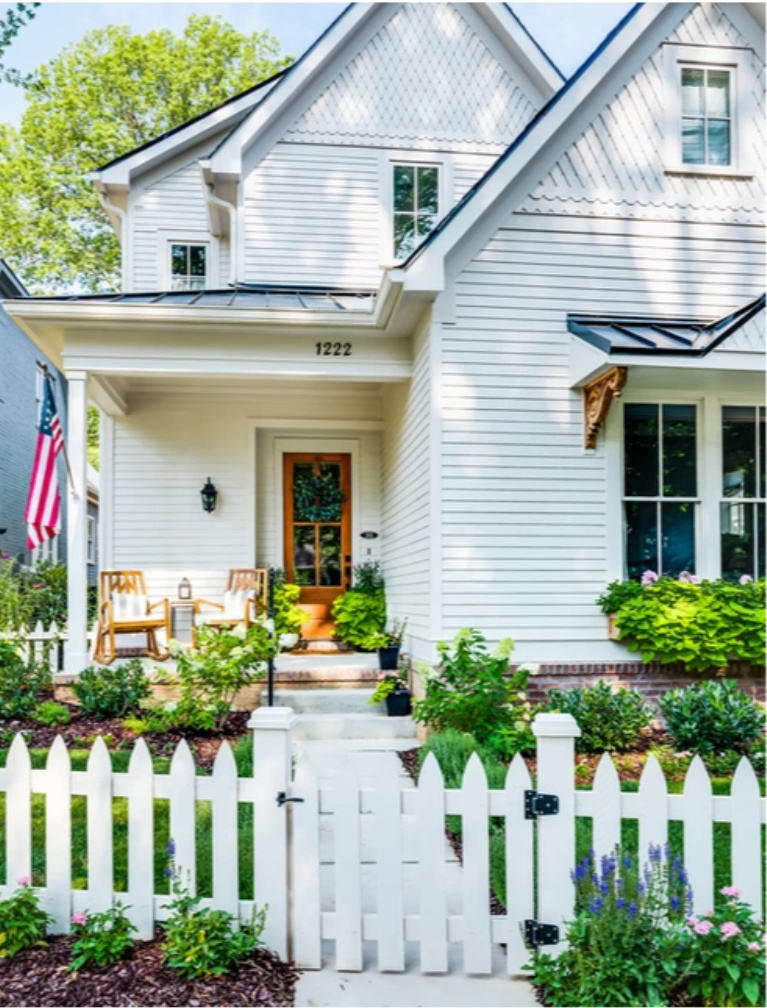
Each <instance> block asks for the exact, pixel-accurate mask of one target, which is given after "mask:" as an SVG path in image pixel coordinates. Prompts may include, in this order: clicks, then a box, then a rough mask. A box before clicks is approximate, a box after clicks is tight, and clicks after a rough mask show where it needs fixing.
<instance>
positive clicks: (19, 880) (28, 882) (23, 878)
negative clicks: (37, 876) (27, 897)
mask: <svg viewBox="0 0 767 1008" xmlns="http://www.w3.org/2000/svg"><path fill="white" fill-rule="evenodd" d="M16 885H32V879H31V878H30V877H29V875H22V876H21V878H17V879H16Z"/></svg>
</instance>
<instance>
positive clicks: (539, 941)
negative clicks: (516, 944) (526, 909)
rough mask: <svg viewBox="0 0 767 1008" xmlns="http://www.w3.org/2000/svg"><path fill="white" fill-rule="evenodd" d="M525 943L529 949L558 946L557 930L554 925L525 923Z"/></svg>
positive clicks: (533, 922) (528, 921)
mask: <svg viewBox="0 0 767 1008" xmlns="http://www.w3.org/2000/svg"><path fill="white" fill-rule="evenodd" d="M525 942H526V943H527V945H528V947H529V948H531V949H537V948H540V947H541V945H558V944H559V928H558V927H557V925H556V924H541V923H540V921H537V920H526V921H525Z"/></svg>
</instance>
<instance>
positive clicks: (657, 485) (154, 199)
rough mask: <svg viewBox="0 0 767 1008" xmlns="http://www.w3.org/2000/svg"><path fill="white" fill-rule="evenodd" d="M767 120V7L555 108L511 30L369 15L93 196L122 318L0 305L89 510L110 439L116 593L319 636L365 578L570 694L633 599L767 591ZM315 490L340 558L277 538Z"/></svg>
mask: <svg viewBox="0 0 767 1008" xmlns="http://www.w3.org/2000/svg"><path fill="white" fill-rule="evenodd" d="M763 117H764V6H763V5H762V4H750V3H745V4H742V3H726V4H708V3H705V4H696V3H670V4H645V5H638V6H637V7H636V8H634V9H633V10H632V11H631V12H630V14H629V15H628V16H627V17H626V18H625V19H624V20H623V21H622V22H621V24H619V25H618V26H617V27H616V28H615V30H614V31H613V32H612V33H611V34H610V35H609V36H608V38H607V39H606V40H605V41H604V43H603V44H602V45H601V46H600V47H599V48H598V49H597V51H596V52H595V53H594V54H593V55H592V56H591V58H590V59H589V60H588V61H587V62H586V64H584V66H583V67H582V68H581V69H580V70H579V71H578V72H577V73H576V74H575V75H574V76H573V77H572V78H571V79H570V80H569V81H567V82H566V83H565V82H563V80H562V79H561V77H560V75H559V74H558V72H557V71H556V69H555V68H554V67H553V65H552V64H551V63H550V61H549V60H548V59H547V58H546V56H545V54H544V53H543V52H542V51H541V50H540V48H539V47H538V46H537V45H536V44H535V42H534V41H533V40H532V39H531V38H530V36H529V35H528V33H527V32H526V31H525V30H524V28H523V27H522V26H521V24H520V23H519V22H518V20H517V19H516V17H515V16H514V14H513V13H512V12H511V11H510V10H509V9H508V8H507V7H506V6H505V5H501V4H482V3H459V4H451V3H437V4H408V3H404V4H399V3H373V4H353V5H352V6H351V7H349V8H348V9H347V10H346V11H345V12H344V13H343V14H342V15H341V16H340V17H339V18H338V19H337V20H336V21H335V22H334V23H333V24H332V25H331V26H330V27H329V28H328V30H327V31H326V32H325V33H324V34H323V35H322V36H321V38H320V39H318V41H317V42H316V43H315V45H314V46H313V47H312V48H311V49H310V50H309V51H308V52H307V53H306V54H305V55H304V56H303V57H302V59H300V60H299V61H298V62H297V63H296V64H295V65H294V66H293V67H291V68H290V69H289V70H287V71H285V72H284V73H282V74H280V75H278V76H277V77H275V78H273V79H271V80H270V81H267V82H265V83H264V84H262V85H260V86H259V87H256V88H254V89H252V90H251V91H249V92H247V93H245V94H243V95H240V96H238V97H235V98H233V99H232V100H231V101H229V102H227V103H225V104H224V105H222V106H220V107H219V108H217V109H214V110H212V111H211V112H210V113H209V114H207V115H205V116H202V117H200V118H198V119H196V120H194V121H192V122H190V123H188V124H187V125H185V126H183V127H181V128H179V129H176V130H174V131H172V132H171V133H169V134H166V135H165V136H162V137H159V138H158V139H157V140H156V141H154V142H152V143H150V144H147V145H145V146H144V147H142V148H139V149H138V150H136V151H133V152H131V153H129V154H127V155H125V156H123V157H121V158H118V159H117V160H116V161H114V162H112V163H111V164H109V165H106V166H105V167H104V168H102V169H101V170H100V171H99V172H97V173H96V175H95V177H94V184H95V185H96V186H97V188H98V191H99V193H100V194H101V197H102V200H103V204H104V207H105V209H106V210H107V213H108V214H109V217H110V220H111V222H112V224H113V226H114V227H115V230H116V231H117V233H118V235H119V237H120V240H121V242H122V248H123V274H124V291H123V293H121V294H114V295H95V296H72V297H56V298H28V299H25V300H23V301H13V300H9V301H6V302H5V309H6V311H7V312H8V314H9V315H11V316H12V317H13V318H15V319H16V321H17V322H18V323H19V324H20V325H21V326H22V327H23V328H24V330H25V331H26V332H27V333H28V334H29V335H30V336H31V337H32V339H33V340H35V342H36V343H37V344H38V346H39V347H40V348H41V349H42V350H43V351H44V352H46V353H47V354H48V355H49V356H50V357H51V358H52V359H54V360H55V361H57V362H60V365H61V367H62V368H63V369H65V371H66V374H67V379H68V382H69V390H70V391H69V438H68V440H69V452H70V458H71V461H72V466H73V470H74V473H75V479H76V480H77V481H79V483H80V485H81V486H84V485H85V478H86V477H85V474H86V468H85V467H86V458H85V417H86V413H85V411H86V404H87V401H88V399H89V398H90V399H92V400H93V401H94V402H96V403H97V404H98V405H99V406H100V407H101V409H102V410H103V413H104V424H103V437H102V453H103V461H102V471H101V519H100V521H101V528H100V549H101V563H102V566H103V567H106V568H118V569H123V568H130V569H137V568H140V569H143V570H144V571H145V572H146V574H147V577H148V579H149V582H150V585H151V588H152V591H153V593H155V594H157V595H161V596H162V595H167V594H170V595H174V594H175V592H176V586H177V584H178V582H179V581H180V579H181V578H182V576H186V577H188V578H189V579H190V580H191V581H192V584H193V587H194V590H195V593H198V592H199V593H200V594H202V595H205V596H206V597H209V596H210V595H211V593H216V592H217V593H219V594H220V593H221V591H222V589H223V584H224V580H225V578H226V572H227V571H228V569H229V568H232V567H246V566H252V565H254V564H256V565H258V566H266V565H270V564H271V565H277V566H284V567H286V568H287V569H288V571H289V573H292V575H293V576H294V577H298V578H299V579H300V580H302V581H303V582H304V583H305V584H306V585H307V588H306V589H305V592H304V597H305V599H306V601H308V602H315V603H318V604H325V603H327V602H328V601H329V600H330V599H332V597H334V596H335V595H337V594H338V593H339V592H341V591H343V590H344V588H345V587H346V586H347V585H348V583H349V572H350V567H351V565H352V564H354V563H359V562H362V561H364V560H367V559H378V560H380V561H381V563H382V565H383V568H384V571H385V576H386V585H387V592H388V599H389V606H390V609H391V612H392V614H393V615H400V616H407V617H408V619H409V624H408V630H409V635H410V639H409V641H408V645H409V647H410V649H411V650H412V651H413V652H414V653H415V654H416V655H417V656H419V657H423V658H429V657H430V656H431V655H432V654H433V645H434V642H435V641H436V640H438V639H440V638H442V637H444V636H446V635H450V634H452V632H454V631H455V630H456V629H457V628H459V627H461V626H466V625H471V626H474V627H477V628H479V629H480V630H482V631H483V632H484V633H485V634H486V636H487V637H488V638H490V639H498V638H500V637H501V636H505V635H508V634H510V635H511V636H512V637H514V639H515V640H516V641H517V652H516V654H517V656H518V657H519V658H520V659H524V660H539V661H544V662H575V663H577V662H595V661H621V660H622V659H625V658H626V657H627V654H626V652H625V651H624V649H623V648H622V646H621V645H619V644H617V643H615V642H612V641H610V640H608V636H607V627H606V625H605V620H604V617H603V616H602V614H601V613H600V612H599V610H598V608H597V606H596V605H595V599H596V597H597V595H598V594H599V593H600V591H601V590H602V589H603V588H604V586H605V584H606V583H607V582H609V581H610V580H612V579H614V578H618V577H622V576H628V575H637V574H638V573H639V572H641V570H644V569H645V568H653V569H657V570H663V571H667V572H670V573H676V572H679V571H680V570H682V569H686V570H689V571H694V572H697V573H698V574H699V575H702V576H707V577H714V576H718V575H720V574H725V575H728V576H737V575H740V574H743V573H749V574H752V575H757V574H758V573H762V572H763V571H764V548H763V539H764V526H765V522H764V508H765V489H764V485H765V482H764V481H765V464H764V444H765V441H764V359H763V355H764V314H765V313H764V296H763V284H764V262H763V253H764V232H763V209H764V207H763V204H764V196H763V178H764V149H765V148H764V139H765V138H764V118H763ZM618 394H620V398H618V399H617V400H616V398H615V397H616V396H618ZM318 473H319V474H325V476H326V479H327V481H328V482H329V484H333V483H334V482H336V483H337V482H338V481H339V480H340V481H341V482H342V484H343V487H344V490H345V496H344V508H343V516H342V519H341V520H340V521H338V522H333V523H330V524H327V525H326V526H325V527H315V525H312V524H311V523H307V522H300V521H297V520H296V516H298V517H300V506H297V510H295V511H294V510H293V507H292V506H291V501H292V500H293V498H294V497H296V496H297V499H299V500H300V493H301V481H302V480H307V479H308V480H311V479H312V474H315V475H316V474H318ZM209 478H210V480H211V481H212V482H213V483H214V484H215V486H216V488H217V490H218V492H219V496H218V503H217V506H216V509H215V511H213V512H212V513H205V512H204V511H203V510H202V508H201V506H200V493H199V491H200V489H201V487H202V486H203V484H204V483H205V482H206V481H207V480H208V479H209ZM311 486H312V487H315V484H314V483H311ZM84 499H85V495H84V494H81V495H79V496H77V497H73V498H72V499H71V500H70V524H69V545H68V552H69V564H70V571H71V577H70V619H69V625H70V631H71V637H70V642H69V654H68V659H67V666H68V669H69V670H72V671H76V670H77V669H79V668H81V667H82V665H83V664H84V663H85V661H86V645H85V569H86V524H85V510H84V503H83V502H84ZM315 524H316V523H315ZM320 525H321V523H320ZM307 529H308V530H307ZM372 533H374V534H375V537H373V536H372V535H370V534H372ZM312 589H314V590H312Z"/></svg>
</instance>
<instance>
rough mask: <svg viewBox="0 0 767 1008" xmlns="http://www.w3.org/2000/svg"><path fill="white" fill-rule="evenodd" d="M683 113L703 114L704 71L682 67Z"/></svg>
mask: <svg viewBox="0 0 767 1008" xmlns="http://www.w3.org/2000/svg"><path fill="white" fill-rule="evenodd" d="M682 115H693V116H695V115H697V116H702V115H703V71H702V70H694V69H692V68H691V67H682Z"/></svg>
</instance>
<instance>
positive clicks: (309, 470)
mask: <svg viewBox="0 0 767 1008" xmlns="http://www.w3.org/2000/svg"><path fill="white" fill-rule="evenodd" d="M313 478H314V464H313V463H312V462H295V463H294V464H293V521H299V522H306V521H312V520H313V519H312V513H313V508H314V494H313V491H312V485H313V484H312V481H313Z"/></svg>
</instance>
